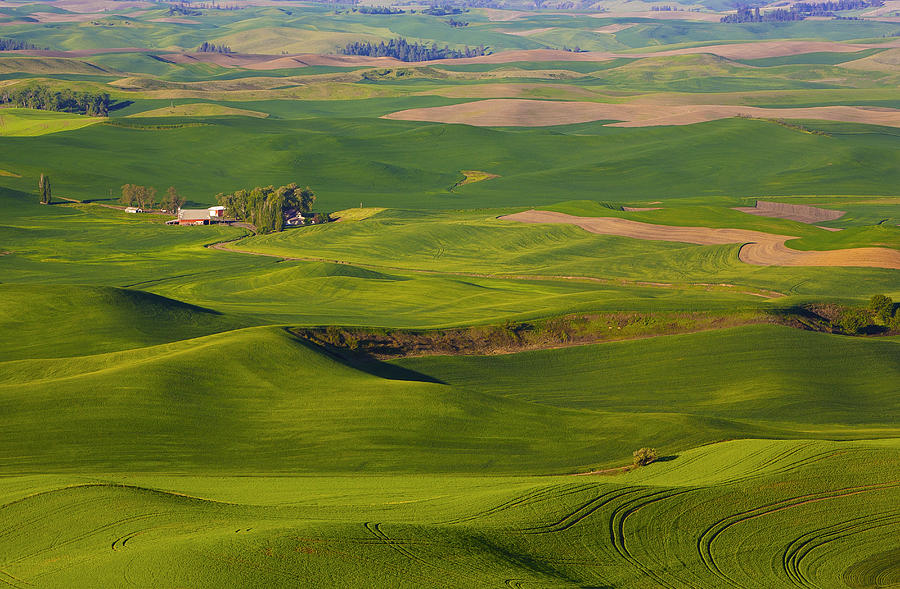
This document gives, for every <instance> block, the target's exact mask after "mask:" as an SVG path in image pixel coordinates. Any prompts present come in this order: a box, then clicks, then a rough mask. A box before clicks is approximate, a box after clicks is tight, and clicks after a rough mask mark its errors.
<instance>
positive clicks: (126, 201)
mask: <svg viewBox="0 0 900 589" xmlns="http://www.w3.org/2000/svg"><path fill="white" fill-rule="evenodd" d="M138 188H139V187H138V186H135V185H134V184H123V185H122V198H120V199H119V202H121V203H122V204H123V205H125V206H126V207H133V206H134V205H135V204H137V190H138Z"/></svg>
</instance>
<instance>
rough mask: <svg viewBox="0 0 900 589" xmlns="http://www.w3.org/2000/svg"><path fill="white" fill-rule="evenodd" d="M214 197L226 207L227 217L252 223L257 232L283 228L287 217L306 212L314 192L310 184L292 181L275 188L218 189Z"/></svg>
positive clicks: (313, 198) (312, 201)
mask: <svg viewBox="0 0 900 589" xmlns="http://www.w3.org/2000/svg"><path fill="white" fill-rule="evenodd" d="M216 200H217V201H218V202H219V204H220V205H222V206H224V207H225V214H226V215H228V216H229V217H234V218H235V219H238V220H240V221H247V222H249V223H252V224H253V225H254V226H255V227H256V230H257V231H258V232H260V233H271V232H273V231H281V230H282V229H284V221H285V218H286V217H290V216H293V215H294V214H297V213H300V212H302V213H308V212H309V210H310V208H311V207H312V205H313V203H314V202H315V201H316V195H315V193H314V192H313V191H312V190H310V188H309V186H307V187H306V188H300V187H299V186H298V185H297V184H296V183H291V184H288V185H287V186H279V187H278V188H275V187H274V186H265V187H260V186H257V187H256V188H253V189H250V190H238V191H236V192H233V193H231V194H221V193H220V194H218V195H216Z"/></svg>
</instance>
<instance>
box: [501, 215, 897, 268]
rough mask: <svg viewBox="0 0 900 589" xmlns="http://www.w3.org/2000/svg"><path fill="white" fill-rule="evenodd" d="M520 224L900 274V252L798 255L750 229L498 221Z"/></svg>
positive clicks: (756, 259) (558, 219)
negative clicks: (727, 247) (724, 247)
mask: <svg viewBox="0 0 900 589" xmlns="http://www.w3.org/2000/svg"><path fill="white" fill-rule="evenodd" d="M499 219H501V220H505V221H518V222H521V223H566V224H570V225H577V226H578V227H581V228H582V229H584V230H585V231H590V232H591V233H598V234H602V235H620V236H622V237H631V238H634V239H646V240H651V241H676V242H681V243H694V244H698V245H721V244H726V243H742V244H744V245H743V247H741V251H740V254H739V257H740V260H741V261H742V262H745V263H747V264H752V265H755V266H864V267H869V268H892V269H898V270H900V251H897V250H894V249H890V248H879V247H867V248H856V249H846V250H830V251H799V250H793V249H790V248H789V247H787V246H786V245H785V242H786V241H788V240H789V239H796V237H791V236H787V235H776V234H772V233H763V232H762V231H752V230H749V229H728V228H711V227H677V226H672V225H655V224H652V223H641V222H638V221H631V220H629V219H620V218H616V217H576V216H574V215H566V214H564V213H557V212H553V211H536V210H529V211H524V212H521V213H514V214H512V215H505V216H502V217H499Z"/></svg>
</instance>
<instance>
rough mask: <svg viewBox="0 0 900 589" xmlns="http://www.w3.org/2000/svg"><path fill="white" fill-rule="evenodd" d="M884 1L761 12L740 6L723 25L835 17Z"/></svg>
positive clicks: (847, 0) (850, 0)
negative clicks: (838, 13)
mask: <svg viewBox="0 0 900 589" xmlns="http://www.w3.org/2000/svg"><path fill="white" fill-rule="evenodd" d="M883 4H884V2H882V0H829V1H828V2H798V3H796V4H794V5H793V6H791V7H790V8H779V9H777V10H769V11H766V12H761V11H760V9H759V7H756V8H750V7H748V6H739V7H738V9H737V12H735V13H734V14H729V15H727V16H724V17H722V19H721V21H722V22H723V23H732V24H734V23H754V22H791V21H798V20H803V19H805V18H806V17H808V16H832V17H833V16H835V14H834V13H835V12H836V11H841V10H861V9H863V8H874V7H878V6H882V5H883Z"/></svg>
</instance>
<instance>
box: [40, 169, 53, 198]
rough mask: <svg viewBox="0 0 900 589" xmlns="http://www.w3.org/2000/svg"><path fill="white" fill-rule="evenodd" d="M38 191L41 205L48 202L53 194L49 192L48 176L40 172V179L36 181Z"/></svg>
mask: <svg viewBox="0 0 900 589" xmlns="http://www.w3.org/2000/svg"><path fill="white" fill-rule="evenodd" d="M38 193H39V194H40V195H41V204H42V205H48V204H50V201H51V200H52V199H53V195H52V193H51V192H50V176H45V175H44V174H41V179H40V181H39V182H38Z"/></svg>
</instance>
